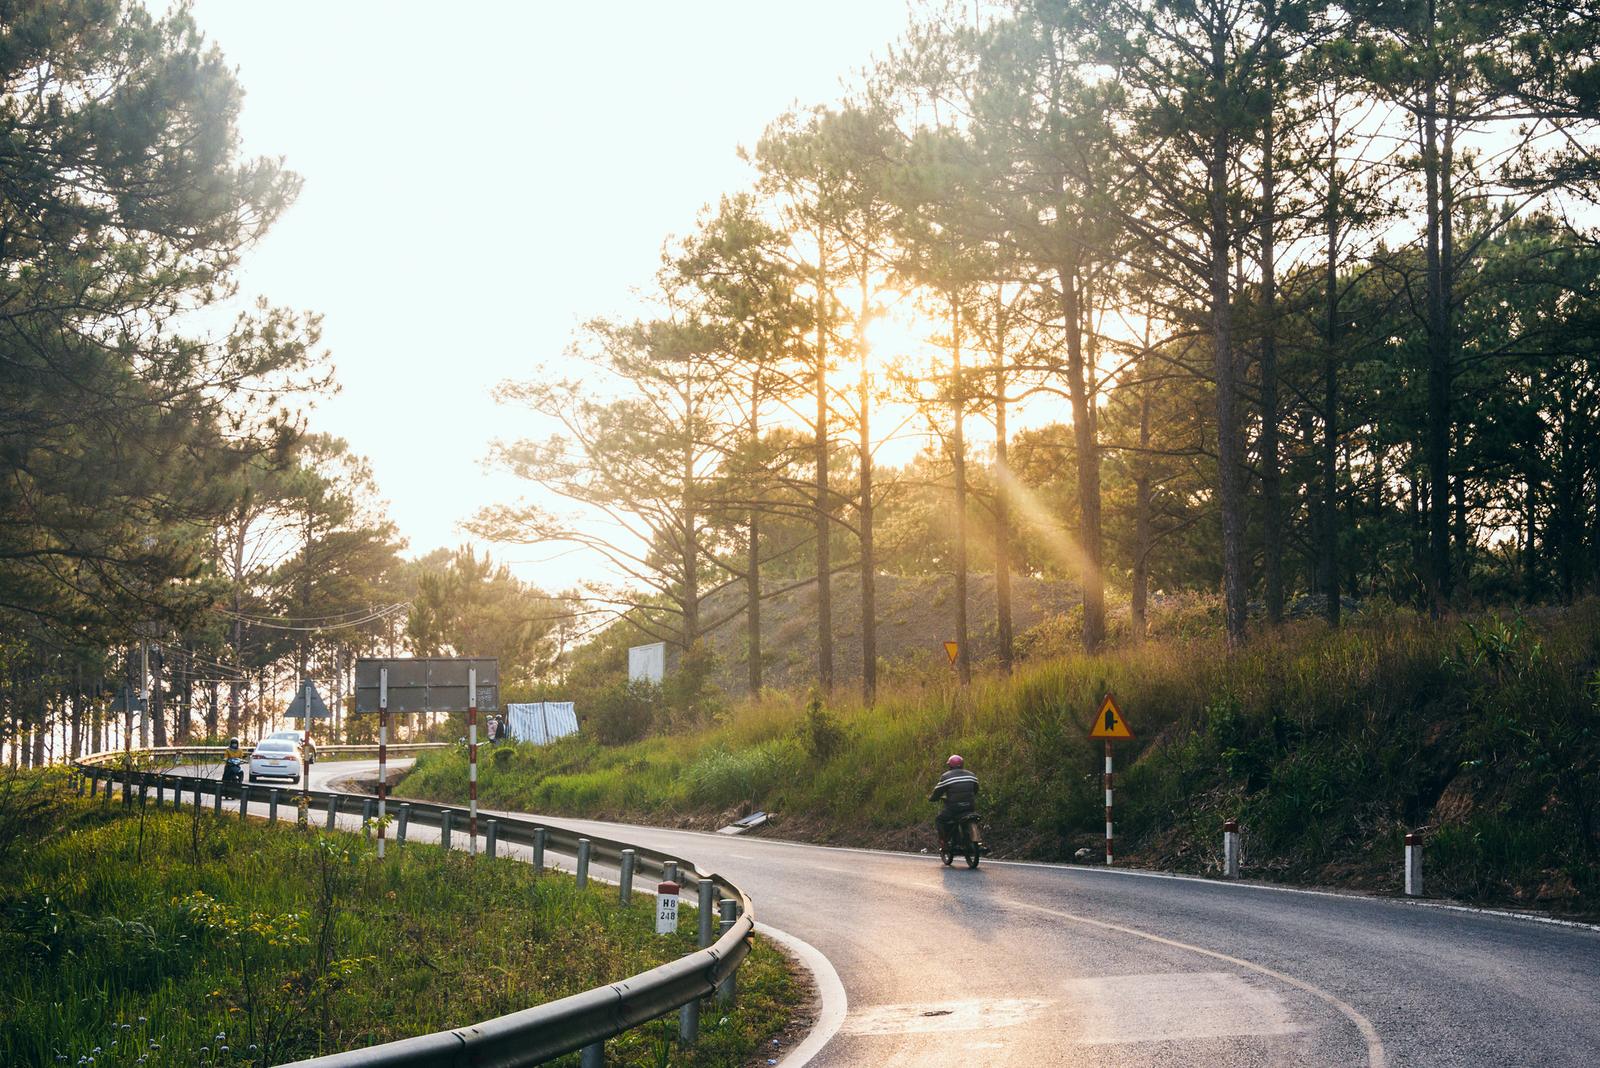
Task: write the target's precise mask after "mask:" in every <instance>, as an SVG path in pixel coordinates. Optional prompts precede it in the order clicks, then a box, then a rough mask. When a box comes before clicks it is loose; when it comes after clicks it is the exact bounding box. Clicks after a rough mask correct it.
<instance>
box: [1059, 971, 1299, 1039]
mask: <svg viewBox="0 0 1600 1068" xmlns="http://www.w3.org/2000/svg"><path fill="white" fill-rule="evenodd" d="M1065 986H1066V996H1067V1002H1068V1005H1067V1012H1068V1013H1070V1014H1071V1015H1072V1016H1073V1017H1074V1018H1075V1019H1076V1020H1077V1022H1078V1023H1079V1024H1080V1025H1081V1026H1082V1028H1083V1031H1082V1033H1081V1034H1079V1035H1078V1036H1077V1037H1076V1038H1074V1039H1073V1041H1075V1042H1078V1043H1080V1044H1082V1045H1086V1046H1110V1045H1123V1044H1128V1043H1135V1042H1171V1041H1180V1042H1181V1041H1188V1040H1192V1039H1202V1038H1236V1037H1244V1036H1251V1035H1290V1034H1294V1033H1295V1032H1297V1031H1301V1030H1304V1028H1302V1027H1301V1026H1300V1025H1299V1024H1297V1023H1295V1022H1294V1020H1293V1019H1292V1018H1291V1017H1290V1016H1289V1011H1288V1008H1287V1007H1286V1006H1285V1005H1284V1004H1283V1001H1282V1000H1281V999H1280V998H1279V997H1278V995H1277V994H1275V993H1273V992H1272V991H1271V990H1268V989H1265V988H1264V987H1263V986H1261V985H1259V980H1258V981H1257V982H1256V983H1252V982H1250V980H1249V979H1247V978H1246V977H1244V976H1242V975H1236V974H1234V973H1232V972H1161V973H1157V974H1154V975H1104V976H1097V977H1092V978H1077V979H1069V980H1067V981H1066V984H1065Z"/></svg>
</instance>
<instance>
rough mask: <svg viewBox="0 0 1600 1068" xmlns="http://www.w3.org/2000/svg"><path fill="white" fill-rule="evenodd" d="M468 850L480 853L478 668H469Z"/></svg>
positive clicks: (471, 854)
mask: <svg viewBox="0 0 1600 1068" xmlns="http://www.w3.org/2000/svg"><path fill="white" fill-rule="evenodd" d="M467 805H468V810H467V843H468V844H467V852H468V855H469V856H474V857H475V856H477V855H478V669H477V668H468V669H467Z"/></svg>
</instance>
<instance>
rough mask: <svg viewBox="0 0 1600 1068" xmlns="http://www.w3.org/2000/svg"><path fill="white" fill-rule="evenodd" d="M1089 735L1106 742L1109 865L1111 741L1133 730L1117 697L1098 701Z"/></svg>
mask: <svg viewBox="0 0 1600 1068" xmlns="http://www.w3.org/2000/svg"><path fill="white" fill-rule="evenodd" d="M1089 737H1090V738H1091V739H1093V738H1098V739H1100V740H1102V741H1104V742H1105V743H1106V865H1107V866H1110V864H1111V863H1112V860H1111V858H1112V855H1113V854H1114V853H1115V846H1116V837H1115V835H1114V834H1113V833H1112V821H1111V795H1112V787H1113V782H1114V779H1113V776H1114V775H1115V772H1114V771H1113V770H1112V765H1111V743H1112V742H1117V741H1128V740H1130V739H1132V738H1133V731H1132V729H1130V728H1129V726H1128V721H1127V720H1126V719H1124V718H1123V716H1122V709H1120V708H1118V707H1117V699H1116V698H1115V697H1112V696H1111V695H1110V694H1109V693H1108V694H1106V695H1105V697H1104V698H1103V699H1102V700H1101V701H1100V711H1098V712H1096V713H1095V714H1094V722H1093V723H1091V724H1090V725H1089Z"/></svg>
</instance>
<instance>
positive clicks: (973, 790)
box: [928, 768, 978, 812]
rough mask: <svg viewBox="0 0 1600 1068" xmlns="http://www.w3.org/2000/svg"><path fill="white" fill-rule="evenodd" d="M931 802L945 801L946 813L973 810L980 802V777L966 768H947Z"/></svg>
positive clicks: (932, 794) (935, 788)
mask: <svg viewBox="0 0 1600 1068" xmlns="http://www.w3.org/2000/svg"><path fill="white" fill-rule="evenodd" d="M928 800H929V801H943V802H944V809H945V811H946V812H953V811H958V810H961V809H969V808H973V807H974V806H976V805H977V802H978V777H977V776H976V775H974V774H972V772H970V771H968V770H967V769H966V768H946V769H945V773H944V774H943V775H941V776H939V783H938V785H937V786H935V787H934V788H933V793H931V794H929V795H928Z"/></svg>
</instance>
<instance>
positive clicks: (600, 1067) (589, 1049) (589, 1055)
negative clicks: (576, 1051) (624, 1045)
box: [578, 1042, 606, 1068]
mask: <svg viewBox="0 0 1600 1068" xmlns="http://www.w3.org/2000/svg"><path fill="white" fill-rule="evenodd" d="M605 1063H606V1044H605V1043H604V1042H591V1043H590V1044H589V1045H587V1046H585V1047H583V1053H582V1054H581V1055H580V1056H579V1058H578V1068H605Z"/></svg>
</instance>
